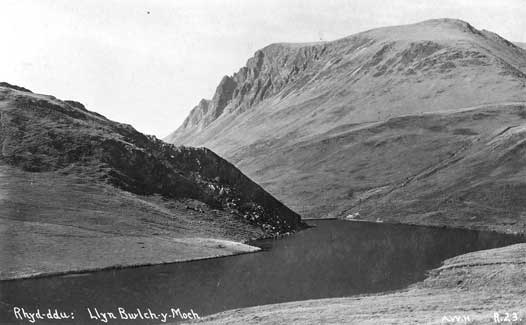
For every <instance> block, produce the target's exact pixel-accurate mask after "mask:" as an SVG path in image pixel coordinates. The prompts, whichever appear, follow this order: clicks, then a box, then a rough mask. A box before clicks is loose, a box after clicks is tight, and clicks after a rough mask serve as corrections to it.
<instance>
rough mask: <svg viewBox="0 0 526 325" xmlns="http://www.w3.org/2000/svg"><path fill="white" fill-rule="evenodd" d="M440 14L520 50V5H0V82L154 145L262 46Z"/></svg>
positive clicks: (252, 1)
mask: <svg viewBox="0 0 526 325" xmlns="http://www.w3.org/2000/svg"><path fill="white" fill-rule="evenodd" d="M444 17H447V18H459V19H463V20H466V21H468V22H470V23H471V24H472V25H474V26H475V27H476V28H479V29H487V30H490V31H493V32H496V33H498V34H500V35H501V36H503V37H504V38H506V39H508V40H510V41H518V42H526V19H525V17H526V0H499V1H497V0H494V1H489V0H440V1H438V0H432V1H427V0H390V1H385V0H381V1H380V0H265V1H261V0H206V1H205V0H173V1H170V0H148V1H146V0H144V1H139V0H75V1H71V0H33V1H30V0H2V1H1V10H0V28H1V30H2V36H1V38H2V44H3V46H2V48H1V51H0V81H6V82H9V83H12V84H16V85H20V86H23V87H26V88H29V89H31V90H32V91H34V92H37V93H43V94H50V95H53V96H55V97H58V98H60V99H72V100H77V101H80V102H82V103H83V104H85V105H86V107H87V108H88V109H89V110H93V111H96V112H98V113H101V114H103V115H105V116H106V117H108V118H110V119H112V120H115V121H119V122H123V123H128V124H131V125H133V126H134V127H135V128H136V129H137V130H139V131H141V132H143V133H147V134H153V135H156V136H157V137H164V136H166V135H167V134H169V133H170V132H171V131H173V130H175V129H176V128H177V127H178V126H179V125H180V124H181V123H182V122H183V120H184V119H185V117H186V116H187V114H188V113H189V111H190V110H191V109H192V108H193V107H194V106H195V105H196V104H197V103H198V102H199V100H200V99H201V98H207V99H208V98H211V97H212V96H213V94H214V91H215V88H216V87H217V85H218V83H219V81H220V80H221V78H222V77H223V76H224V75H232V74H233V73H234V72H236V71H238V70H239V69H240V68H241V67H242V66H244V65H245V63H246V61H247V59H248V58H249V57H251V56H252V55H253V54H254V52H255V51H256V50H258V49H260V48H262V47H264V46H266V45H268V44H271V43H276V42H311V41H320V40H324V41H328V40H334V39H338V38H341V37H344V36H348V35H351V34H354V33H357V32H360V31H364V30H367V29H371V28H376V27H382V26H389V25H400V24H408V23H414V22H419V21H422V20H427V19H432V18H444Z"/></svg>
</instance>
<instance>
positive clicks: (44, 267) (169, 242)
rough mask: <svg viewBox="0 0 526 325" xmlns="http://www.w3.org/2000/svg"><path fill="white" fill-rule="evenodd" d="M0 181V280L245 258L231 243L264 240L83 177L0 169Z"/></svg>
mask: <svg viewBox="0 0 526 325" xmlns="http://www.w3.org/2000/svg"><path fill="white" fill-rule="evenodd" d="M0 180H1V182H0V211H1V213H0V251H1V252H2V254H0V266H1V267H0V279H9V278H20V277H28V276H36V275H42V274H53V273H62V272H71V271H83V270H84V271H85V270H90V269H100V268H107V267H119V266H130V265H142V264H152V263H154V264H155V263H167V262H175V261H182V260H189V259H198V258H206V257H213V256H219V255H229V254H235V253H241V252H249V251H253V250H254V249H255V248H254V247H251V246H248V245H243V244H237V243H235V242H233V241H240V242H242V241H244V240H247V239H249V238H255V237H259V236H262V235H263V231H262V230H260V229H258V228H257V227H254V226H251V225H249V224H246V223H240V222H238V221H236V218H235V217H234V216H232V215H230V214H228V213H225V212H224V211H220V210H211V209H210V208H207V207H206V205H204V204H203V203H201V202H198V201H194V200H185V201H175V200H163V199H162V198H161V197H151V196H138V195H135V194H132V193H129V192H125V191H122V190H119V189H116V188H114V187H113V186H109V185H106V184H102V183H97V182H93V180H91V179H89V178H86V177H79V176H74V175H72V176H64V175H60V174H58V173H54V172H46V173H27V172H23V171H20V170H18V169H15V168H12V167H7V166H0ZM187 207H195V208H196V210H192V209H188V208H187ZM199 208H200V209H203V212H199V211H197V209H199ZM222 240H226V242H222Z"/></svg>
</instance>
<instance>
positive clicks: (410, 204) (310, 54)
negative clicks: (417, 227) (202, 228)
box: [165, 19, 526, 231]
mask: <svg viewBox="0 0 526 325" xmlns="http://www.w3.org/2000/svg"><path fill="white" fill-rule="evenodd" d="M525 102H526V51H525V50H523V49H521V48H519V47H517V46H515V45H514V44H512V43H511V42H509V41H507V40H505V39H503V38H501V37H500V36H498V35H496V34H494V33H492V32H489V31H485V30H477V29H476V28H474V27H473V26H471V25H470V24H469V23H467V22H464V21H460V20H453V19H437V20H429V21H425V22H421V23H417V24H412V25H406V26H395V27H386V28H380V29H374V30H370V31H366V32H363V33H359V34H356V35H352V36H349V37H346V38H343V39H340V40H336V41H332V42H323V43H310V44H288V43H281V44H272V45H269V46H267V47H265V48H263V49H262V50H260V51H257V52H256V54H255V55H254V57H253V58H251V59H249V60H248V62H247V65H246V66H245V67H243V68H241V69H240V70H239V71H238V72H237V73H235V74H234V75H233V76H226V77H224V78H223V79H222V80H221V83H220V84H219V86H218V88H217V90H216V93H215V94H214V96H213V98H212V99H211V100H202V101H201V102H200V103H199V105H198V106H196V107H195V108H194V109H193V110H192V111H191V112H190V115H189V116H188V118H187V119H186V120H185V121H184V123H183V124H182V125H181V126H180V127H179V128H178V129H177V130H176V131H175V132H174V133H172V134H171V135H170V136H168V137H167V138H166V139H165V140H166V141H169V142H172V143H176V144H187V145H198V146H205V147H208V148H210V149H212V150H214V151H215V152H218V153H219V154H220V155H222V156H223V157H225V158H226V159H228V160H229V161H231V162H232V163H234V164H235V165H236V166H237V167H238V168H240V169H241V170H242V171H243V172H244V173H246V174H247V175H248V176H249V177H251V178H252V179H254V180H255V181H257V182H258V183H259V184H261V185H262V186H263V187H264V188H265V189H266V190H268V191H269V192H270V193H272V194H273V195H275V196H276V197H277V198H278V199H280V200H281V201H283V202H284V203H285V204H286V205H287V206H289V207H291V208H292V209H293V210H295V211H296V212H298V213H300V214H301V215H302V216H304V217H332V216H336V217H341V216H346V215H348V214H350V213H356V212H359V213H360V215H361V216H362V217H363V218H366V219H372V220H376V219H377V218H380V219H382V220H389V221H402V222H408V223H419V224H435V225H453V226H465V227H473V228H485V229H487V228H490V229H498V230H501V231H508V230H511V229H513V230H520V231H523V230H524V229H526V228H524V225H525V222H526V219H525V215H524V213H523V211H524V209H525V205H524V202H523V200H521V199H520V197H521V195H523V194H524V193H525V192H524V189H525V182H524V173H525V169H524V168H523V167H522V166H524V155H523V150H524V149H523V147H524V145H523V142H524V139H525V137H524V131H523V125H524V123H525V118H526V107H525ZM496 193H497V194H496Z"/></svg>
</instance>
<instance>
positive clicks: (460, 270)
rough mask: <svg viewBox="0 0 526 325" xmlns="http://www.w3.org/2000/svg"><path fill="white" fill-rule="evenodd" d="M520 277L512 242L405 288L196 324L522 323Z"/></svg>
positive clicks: (523, 272)
mask: <svg viewBox="0 0 526 325" xmlns="http://www.w3.org/2000/svg"><path fill="white" fill-rule="evenodd" d="M525 278H526V244H517V245H512V246H507V247H504V248H498V249H490V250H484V251H478V252H474V253H469V254H465V255H461V256H457V257H454V258H451V259H448V260H446V261H445V262H444V264H443V266H441V267H440V268H437V269H435V270H432V271H431V272H430V274H429V276H428V277H427V279H426V280H425V281H423V282H420V283H417V284H415V285H413V286H411V287H410V288H408V289H406V290H401V291H396V292H389V293H384V294H374V295H361V296H353V297H348V298H335V299H321V300H309V301H298V302H291V303H284V304H277V305H266V306H257V307H252V308H245V309H238V310H231V311H226V312H223V313H219V314H215V315H212V316H209V317H206V318H205V319H203V320H202V321H200V322H198V323H200V324H201V323H202V324H276V325H277V324H495V323H499V322H500V323H504V324H512V323H513V324H526V307H525V306H526V285H525V283H524V279H525ZM496 313H498V314H496ZM496 317H498V318H496ZM496 319H497V320H498V321H499V322H496Z"/></svg>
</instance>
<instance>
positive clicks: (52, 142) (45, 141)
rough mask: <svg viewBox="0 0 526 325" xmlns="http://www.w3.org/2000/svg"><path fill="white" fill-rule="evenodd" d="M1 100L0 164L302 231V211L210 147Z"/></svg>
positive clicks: (43, 100)
mask: <svg viewBox="0 0 526 325" xmlns="http://www.w3.org/2000/svg"><path fill="white" fill-rule="evenodd" d="M0 101H2V102H3V103H4V105H2V108H1V111H0V112H1V121H2V124H1V129H0V143H1V144H2V156H0V160H2V161H4V162H6V163H8V164H10V165H12V166H17V167H20V168H21V169H23V170H25V171H30V172H45V171H58V172H60V173H63V174H79V175H83V176H85V177H92V178H93V179H97V180H105V181H106V182H108V183H110V184H113V185H115V186H117V187H119V188H121V189H124V190H126V191H130V192H132V193H136V194H141V195H151V194H160V195H162V196H164V197H167V198H176V199H181V198H190V199H195V200H199V201H202V202H204V203H206V204H208V205H209V206H211V207H213V208H217V209H223V210H227V211H229V212H231V213H233V214H234V215H237V216H238V217H239V218H242V219H244V220H246V222H249V223H252V224H255V225H259V226H261V227H262V228H263V229H264V230H265V231H266V233H267V234H268V235H274V234H282V233H287V232H291V231H294V230H295V229H297V228H298V227H301V226H302V223H301V220H300V217H299V216H298V215H297V214H296V213H294V212H292V211H291V210H290V209H288V208H287V207H285V206H284V205H283V204H282V203H281V202H279V201H277V200H276V199H275V198H273V197H272V196H271V195H270V194H268V193H267V192H265V191H264V190H263V189H262V188H261V187H260V186H258V185H257V184H255V183H253V182H252V181H251V180H250V179H249V178H247V177H246V176H245V175H243V174H242V173H241V172H240V171H239V170H238V169H237V168H235V167H234V166H233V165H231V164H230V163H228V162H227V161H225V160H223V159H222V158H220V157H219V156H217V155H216V154H214V153H213V152H212V151H210V150H208V149H204V148H189V147H176V146H174V145H170V144H167V143H165V142H163V141H161V140H158V139H156V138H155V137H153V136H146V135H143V134H141V133H139V132H137V131H136V130H135V129H134V128H133V127H131V126H129V125H126V124H120V123H116V122H113V121H110V120H108V119H106V118H104V117H103V116H101V115H99V114H96V113H93V112H89V111H87V110H86V109H85V107H84V106H83V105H82V104H80V103H77V102H73V101H65V102H62V101H60V100H58V99H55V98H54V97H47V96H42V95H31V94H29V93H25V92H19V91H13V90H11V88H5V87H0ZM221 101H222V98H218V100H217V102H218V103H221Z"/></svg>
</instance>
